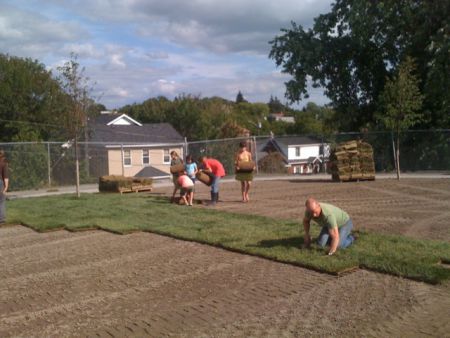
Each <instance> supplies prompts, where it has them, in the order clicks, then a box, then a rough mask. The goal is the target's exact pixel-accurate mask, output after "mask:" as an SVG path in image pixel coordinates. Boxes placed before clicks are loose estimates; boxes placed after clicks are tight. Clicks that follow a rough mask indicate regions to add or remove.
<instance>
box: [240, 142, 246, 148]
mask: <svg viewBox="0 0 450 338" xmlns="http://www.w3.org/2000/svg"><path fill="white" fill-rule="evenodd" d="M246 147H247V142H245V141H242V142H240V143H239V148H246Z"/></svg>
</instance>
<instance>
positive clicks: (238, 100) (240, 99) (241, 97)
mask: <svg viewBox="0 0 450 338" xmlns="http://www.w3.org/2000/svg"><path fill="white" fill-rule="evenodd" d="M243 102H247V101H246V100H245V99H244V95H242V93H241V91H239V92H238V93H237V95H236V103H243Z"/></svg>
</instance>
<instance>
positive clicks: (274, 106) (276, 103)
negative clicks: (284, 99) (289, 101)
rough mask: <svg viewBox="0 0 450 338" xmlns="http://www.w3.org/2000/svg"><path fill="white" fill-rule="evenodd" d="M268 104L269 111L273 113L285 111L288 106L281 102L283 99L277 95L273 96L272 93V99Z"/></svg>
mask: <svg viewBox="0 0 450 338" xmlns="http://www.w3.org/2000/svg"><path fill="white" fill-rule="evenodd" d="M267 105H268V106H269V111H270V113H271V114H274V113H284V112H285V111H286V107H285V106H284V105H283V104H282V103H281V101H280V100H279V99H278V97H276V96H275V97H273V96H272V95H270V100H269V103H268V104H267Z"/></svg>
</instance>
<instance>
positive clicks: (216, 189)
mask: <svg viewBox="0 0 450 338" xmlns="http://www.w3.org/2000/svg"><path fill="white" fill-rule="evenodd" d="M219 184H220V177H219V176H214V175H213V176H212V184H211V192H212V193H218V192H219Z"/></svg>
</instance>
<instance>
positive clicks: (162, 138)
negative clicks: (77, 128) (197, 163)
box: [89, 114, 184, 144]
mask: <svg viewBox="0 0 450 338" xmlns="http://www.w3.org/2000/svg"><path fill="white" fill-rule="evenodd" d="M119 118H121V119H126V120H127V121H129V122H132V124H130V125H123V124H118V125H116V124H114V121H118V119H119ZM134 122H136V123H137V124H136V123H134ZM89 141H91V142H101V143H110V144H111V143H112V144H120V143H127V144H129V143H131V144H138V143H139V144H140V143H146V144H151V143H156V144H166V143H182V142H184V139H183V137H182V136H181V135H180V134H179V133H178V132H177V131H176V130H175V129H174V128H173V127H172V125H171V124H169V123H145V124H140V123H139V122H137V121H135V120H133V119H131V118H129V117H128V116H127V115H125V114H123V115H120V116H118V115H114V114H104V115H100V116H98V117H97V118H96V119H95V120H94V121H92V122H91V123H90V124H89Z"/></svg>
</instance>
